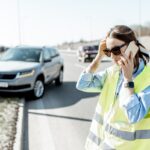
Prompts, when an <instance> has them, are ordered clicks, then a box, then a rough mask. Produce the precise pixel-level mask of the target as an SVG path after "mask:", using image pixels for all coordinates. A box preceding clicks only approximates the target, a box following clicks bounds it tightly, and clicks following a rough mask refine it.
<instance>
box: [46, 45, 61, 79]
mask: <svg viewBox="0 0 150 150" xmlns="http://www.w3.org/2000/svg"><path fill="white" fill-rule="evenodd" d="M49 52H50V53H51V58H52V62H53V65H54V70H53V77H54V78H56V77H57V76H58V75H59V69H60V63H59V61H60V60H59V59H60V57H59V53H58V52H57V50H56V49H54V48H49Z"/></svg>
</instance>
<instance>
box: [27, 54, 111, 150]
mask: <svg viewBox="0 0 150 150" xmlns="http://www.w3.org/2000/svg"><path fill="white" fill-rule="evenodd" d="M62 56H63V58H64V62H65V69H64V83H63V85H62V86H60V87H57V86H55V85H54V84H51V85H48V86H46V92H45V96H44V97H43V98H42V99H39V100H32V99H31V100H30V99H28V100H26V106H25V124H24V131H25V132H24V150H84V144H85V141H86V137H87V135H88V132H89V128H90V124H91V120H92V117H93V114H94V111H95V106H96V103H97V100H98V97H99V93H85V92H80V91H78V90H76V88H75V86H76V82H77V80H78V78H79V75H80V73H81V71H82V70H83V69H84V68H85V67H87V66H88V65H89V64H90V62H87V63H81V62H78V61H77V57H76V54H74V53H67V52H63V53H62ZM110 65H111V63H110V62H103V63H102V64H101V70H103V69H104V68H106V67H108V66H110ZM99 70H100V69H99Z"/></svg>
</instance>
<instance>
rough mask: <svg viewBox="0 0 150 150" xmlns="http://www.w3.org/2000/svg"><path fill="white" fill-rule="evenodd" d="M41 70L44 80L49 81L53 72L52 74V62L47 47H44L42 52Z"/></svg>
mask: <svg viewBox="0 0 150 150" xmlns="http://www.w3.org/2000/svg"><path fill="white" fill-rule="evenodd" d="M43 61H44V62H43V63H44V64H43V71H44V75H45V80H46V82H48V81H50V80H52V79H53V76H54V75H53V74H54V63H53V61H52V58H51V53H50V52H49V50H48V49H46V48H45V49H44V52H43Z"/></svg>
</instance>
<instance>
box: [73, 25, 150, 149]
mask: <svg viewBox="0 0 150 150" xmlns="http://www.w3.org/2000/svg"><path fill="white" fill-rule="evenodd" d="M133 41H134V42H135V44H136V45H137V46H138V51H137V53H136V55H135V56H133V53H132V52H130V54H129V55H126V53H125V52H126V49H127V48H128V45H129V43H130V42H133ZM143 49H144V47H143V46H142V45H141V44H140V43H139V42H138V40H137V39H136V37H135V34H134V32H133V31H132V30H131V29H130V28H129V27H127V26H124V25H117V26H115V27H114V28H112V29H111V30H110V31H109V33H108V35H107V37H106V38H105V39H104V40H102V41H101V42H100V46H99V51H98V54H97V56H96V57H95V59H94V60H93V61H92V63H91V64H90V65H89V66H88V67H87V68H86V69H85V70H84V71H83V72H82V74H81V75H80V78H79V80H78V82H77V85H76V88H77V89H78V90H81V91H84V92H100V93H101V94H100V99H99V101H98V103H97V107H96V112H95V115H94V117H93V121H92V124H91V128H90V133H89V135H88V138H87V141H86V146H85V147H86V149H87V150H100V149H102V150H106V149H107V150H110V149H117V150H146V149H148V147H149V146H150V142H149V141H150V111H149V110H150V65H149V55H148V54H147V53H145V52H144V51H143ZM104 55H107V56H109V57H111V58H112V60H113V61H114V65H113V66H111V67H109V68H107V69H106V70H104V71H101V72H97V73H96V69H97V68H98V67H99V65H100V62H101V60H102V57H103V56H104Z"/></svg>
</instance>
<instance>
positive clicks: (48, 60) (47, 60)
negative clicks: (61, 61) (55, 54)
mask: <svg viewBox="0 0 150 150" xmlns="http://www.w3.org/2000/svg"><path fill="white" fill-rule="evenodd" d="M51 61H52V59H51V58H49V59H46V60H44V63H47V62H51Z"/></svg>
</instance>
